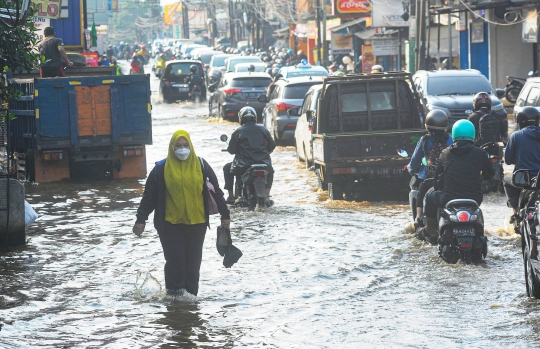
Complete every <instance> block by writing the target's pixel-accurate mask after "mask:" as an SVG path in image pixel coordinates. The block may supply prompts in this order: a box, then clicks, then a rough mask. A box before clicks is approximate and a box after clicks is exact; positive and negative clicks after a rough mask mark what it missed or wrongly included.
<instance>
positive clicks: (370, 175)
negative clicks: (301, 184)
mask: <svg viewBox="0 0 540 349" xmlns="http://www.w3.org/2000/svg"><path fill="white" fill-rule="evenodd" d="M411 81H412V80H411V75H410V74H409V73H405V72H389V73H383V74H349V75H346V76H341V77H328V78H326V79H325V80H324V82H323V86H322V89H321V91H320V93H319V94H318V99H317V102H316V103H315V105H316V110H301V109H300V110H299V109H298V108H294V109H290V111H289V115H297V116H300V118H303V117H304V118H307V123H308V124H309V127H310V130H311V131H310V132H311V139H310V141H309V143H310V149H309V150H307V149H306V151H305V152H306V160H307V162H308V163H313V164H314V167H315V171H316V173H317V176H318V178H319V186H320V187H321V188H323V189H327V188H328V192H329V193H328V194H329V197H330V199H332V200H341V199H343V194H346V197H352V194H354V193H358V192H360V193H362V192H367V191H370V190H371V191H373V190H395V188H399V189H406V188H408V186H407V183H408V180H409V179H410V178H408V176H405V175H404V174H403V169H404V166H405V165H406V164H407V163H408V162H409V156H411V155H412V153H413V151H414V148H415V146H416V143H417V142H418V140H419V139H420V137H421V136H422V135H424V134H425V133H426V131H425V130H424V128H423V125H424V117H425V116H424V111H423V108H422V107H421V105H420V102H419V98H418V94H417V93H416V91H415V89H414V85H413V84H411ZM306 98H307V97H306ZM304 105H307V104H304ZM311 105H314V104H313V103H311ZM299 125H301V123H300V122H299ZM299 127H300V126H299ZM398 150H400V153H401V154H402V155H399V154H398ZM403 150H404V151H405V152H403Z"/></svg>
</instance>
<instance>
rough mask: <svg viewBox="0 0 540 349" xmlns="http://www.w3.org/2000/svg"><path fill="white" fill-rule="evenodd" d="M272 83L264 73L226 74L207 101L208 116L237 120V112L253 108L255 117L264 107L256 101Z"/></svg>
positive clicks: (263, 104) (263, 103)
mask: <svg viewBox="0 0 540 349" xmlns="http://www.w3.org/2000/svg"><path fill="white" fill-rule="evenodd" d="M271 82H272V78H271V77H270V75H268V74H266V73H227V74H225V75H224V76H223V78H222V79H221V81H220V83H219V85H218V87H217V89H216V90H215V92H213V93H212V95H211V96H210V98H209V100H208V109H209V111H210V116H219V117H221V118H223V119H228V120H235V121H236V120H238V112H239V111H240V109H242V108H243V107H245V106H250V107H253V108H255V110H256V111H257V116H259V119H260V115H261V114H262V110H263V108H264V106H265V105H266V103H265V102H260V101H259V100H258V98H259V96H265V93H266V88H267V87H268V85H270V83H271Z"/></svg>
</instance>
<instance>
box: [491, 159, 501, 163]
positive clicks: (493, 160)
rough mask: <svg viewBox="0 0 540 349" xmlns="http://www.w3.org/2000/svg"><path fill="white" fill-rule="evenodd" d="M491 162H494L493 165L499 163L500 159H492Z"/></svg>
mask: <svg viewBox="0 0 540 349" xmlns="http://www.w3.org/2000/svg"><path fill="white" fill-rule="evenodd" d="M491 162H493V163H495V162H499V159H498V158H491Z"/></svg>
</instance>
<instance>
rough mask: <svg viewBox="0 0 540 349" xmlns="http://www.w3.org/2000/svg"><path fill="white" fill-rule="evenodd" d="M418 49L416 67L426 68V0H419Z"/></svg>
mask: <svg viewBox="0 0 540 349" xmlns="http://www.w3.org/2000/svg"><path fill="white" fill-rule="evenodd" d="M420 1H421V5H420V49H419V50H418V55H419V57H418V59H419V62H418V68H419V70H424V69H425V68H426V2H427V1H426V0H420Z"/></svg>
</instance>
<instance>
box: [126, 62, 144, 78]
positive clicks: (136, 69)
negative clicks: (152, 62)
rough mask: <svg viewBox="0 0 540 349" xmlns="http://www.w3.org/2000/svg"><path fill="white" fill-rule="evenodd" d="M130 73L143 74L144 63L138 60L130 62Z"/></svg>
mask: <svg viewBox="0 0 540 349" xmlns="http://www.w3.org/2000/svg"><path fill="white" fill-rule="evenodd" d="M129 74H130V75H140V74H144V65H143V64H142V63H141V62H138V61H132V62H131V69H130V70H129Z"/></svg>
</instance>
